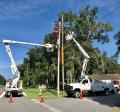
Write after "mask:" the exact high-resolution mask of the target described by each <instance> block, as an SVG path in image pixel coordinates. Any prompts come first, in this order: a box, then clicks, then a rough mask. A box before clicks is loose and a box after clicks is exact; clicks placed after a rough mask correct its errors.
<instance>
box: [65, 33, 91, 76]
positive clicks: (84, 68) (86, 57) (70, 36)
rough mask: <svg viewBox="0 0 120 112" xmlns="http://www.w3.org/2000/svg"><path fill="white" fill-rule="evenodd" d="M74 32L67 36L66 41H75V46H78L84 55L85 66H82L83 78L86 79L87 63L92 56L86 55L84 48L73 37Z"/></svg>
mask: <svg viewBox="0 0 120 112" xmlns="http://www.w3.org/2000/svg"><path fill="white" fill-rule="evenodd" d="M73 34H74V33H73V32H72V33H70V34H68V35H67V36H66V40H71V39H73V41H74V42H75V44H76V45H77V47H78V48H79V50H80V51H81V52H82V54H83V55H84V56H85V59H84V62H83V66H82V71H81V77H82V78H85V77H86V75H85V72H86V68H87V63H88V61H89V59H90V56H89V55H88V54H87V53H86V51H85V50H84V49H83V48H82V46H81V45H80V44H79V43H78V42H77V41H76V40H75V38H74V37H73Z"/></svg>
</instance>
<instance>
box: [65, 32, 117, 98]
mask: <svg viewBox="0 0 120 112" xmlns="http://www.w3.org/2000/svg"><path fill="white" fill-rule="evenodd" d="M66 40H73V41H74V42H75V44H76V45H77V47H78V48H79V50H80V52H81V53H82V54H83V55H84V57H85V58H84V62H83V66H82V70H81V75H80V82H79V83H72V84H67V85H66V86H65V91H66V93H67V95H68V96H75V97H79V96H80V92H92V93H97V92H99V93H100V92H104V93H105V94H106V95H108V94H109V93H110V92H111V93H114V92H115V88H114V84H113V82H110V81H105V80H101V81H92V80H91V79H89V78H88V76H86V75H85V74H86V73H85V72H86V67H87V63H88V61H89V59H90V56H89V55H88V54H87V52H86V51H85V50H84V49H83V48H82V46H81V45H80V44H79V43H78V42H77V41H76V39H75V38H74V32H70V33H69V34H68V35H67V36H66Z"/></svg>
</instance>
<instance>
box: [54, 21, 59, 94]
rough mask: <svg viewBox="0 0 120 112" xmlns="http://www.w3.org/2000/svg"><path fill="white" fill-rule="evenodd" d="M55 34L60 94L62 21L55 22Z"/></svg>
mask: <svg viewBox="0 0 120 112" xmlns="http://www.w3.org/2000/svg"><path fill="white" fill-rule="evenodd" d="M54 33H55V34H57V36H58V39H57V48H58V67H57V95H58V96H59V94H60V33H61V22H55V32H54Z"/></svg>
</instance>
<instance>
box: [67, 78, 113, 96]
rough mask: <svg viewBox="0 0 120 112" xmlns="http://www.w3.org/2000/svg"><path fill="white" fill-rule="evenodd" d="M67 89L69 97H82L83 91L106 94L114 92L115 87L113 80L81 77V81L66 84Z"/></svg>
mask: <svg viewBox="0 0 120 112" xmlns="http://www.w3.org/2000/svg"><path fill="white" fill-rule="evenodd" d="M65 91H66V93H67V95H68V96H69V97H71V96H74V97H76V98H78V97H80V92H83V93H93V94H94V93H95V94H96V93H104V94H105V95H109V94H114V93H115V88H114V84H113V82H111V81H104V80H92V79H89V78H84V79H81V80H80V82H79V83H71V84H67V85H66V86H65Z"/></svg>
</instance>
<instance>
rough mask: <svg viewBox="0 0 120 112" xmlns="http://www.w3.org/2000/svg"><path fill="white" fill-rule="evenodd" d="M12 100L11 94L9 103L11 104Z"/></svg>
mask: <svg viewBox="0 0 120 112" xmlns="http://www.w3.org/2000/svg"><path fill="white" fill-rule="evenodd" d="M12 102H13V100H12V94H11V95H10V99H9V103H12Z"/></svg>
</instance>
